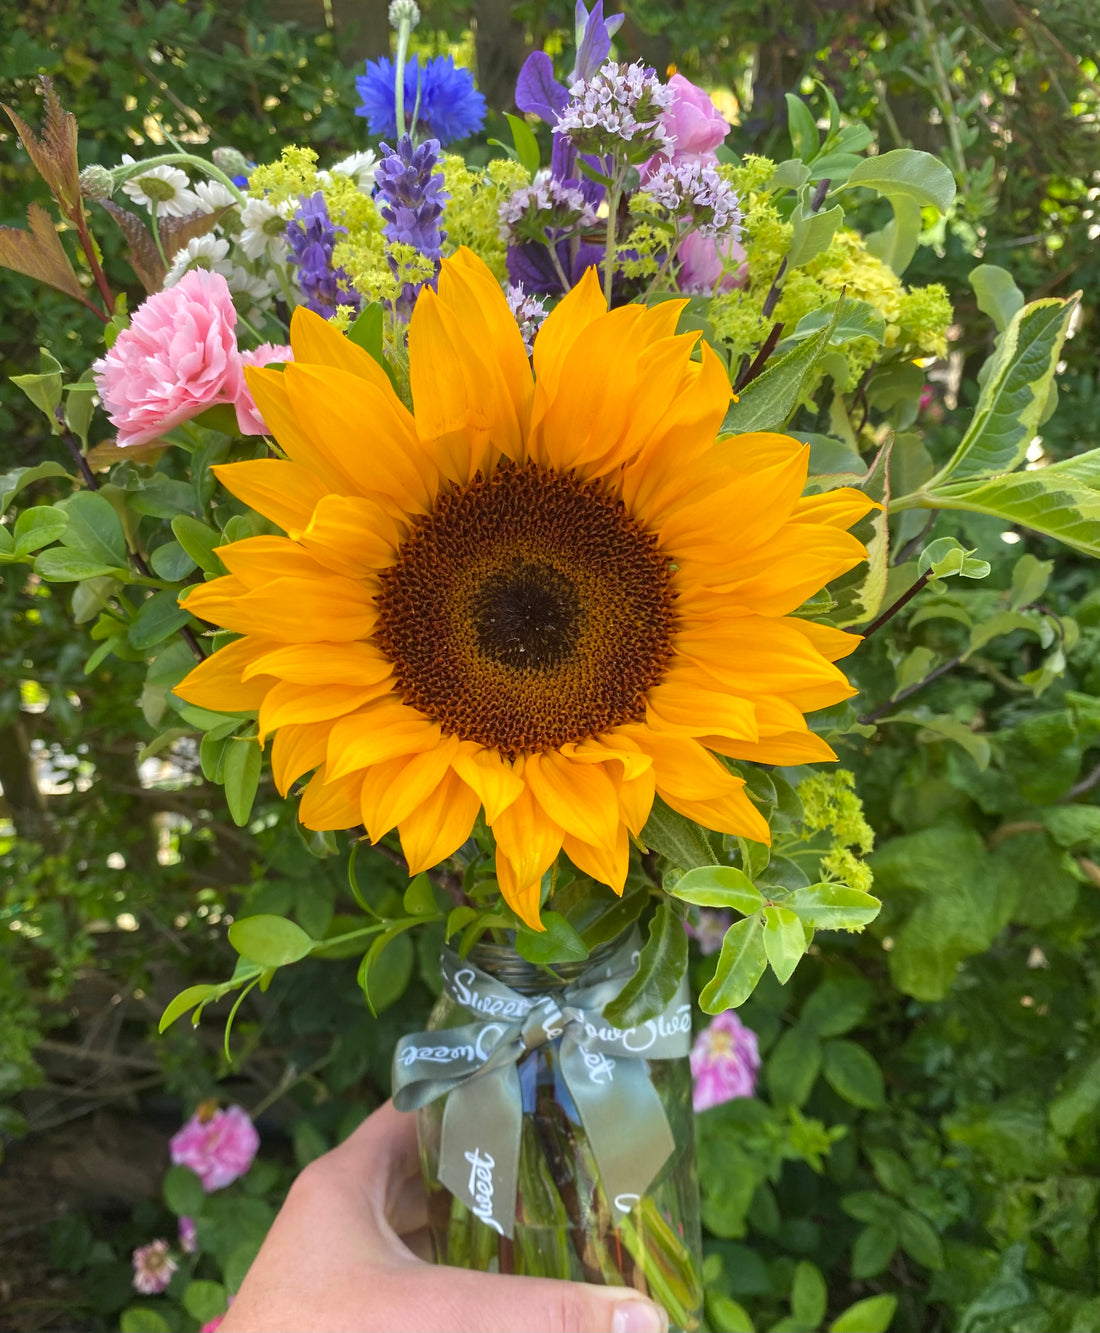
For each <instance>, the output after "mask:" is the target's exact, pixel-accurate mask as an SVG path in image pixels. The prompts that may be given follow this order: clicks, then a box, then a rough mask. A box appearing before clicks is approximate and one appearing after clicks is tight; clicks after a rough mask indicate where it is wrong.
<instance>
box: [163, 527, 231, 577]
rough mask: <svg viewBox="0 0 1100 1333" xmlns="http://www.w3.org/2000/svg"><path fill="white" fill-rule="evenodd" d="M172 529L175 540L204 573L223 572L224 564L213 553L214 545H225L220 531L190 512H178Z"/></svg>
mask: <svg viewBox="0 0 1100 1333" xmlns="http://www.w3.org/2000/svg"><path fill="white" fill-rule="evenodd" d="M172 531H173V533H175V537H176V541H178V542H179V544H180V545H181V546H182V547H183V549H184V550H185V551H186V552H187V554H188V555H189V556H190V557H191V559H192V560H194V562H195V564H196V565H198V567H199V568H200V569H201V570H202V571H203V573H204V574H224V573H225V566H224V565H223V564H222V562H221V560H219V559H218V557H217V556H216V555H215V554H214V548H215V547H216V546H224V545H225V538H224V537H223V536H222V534H221V533H220V532H217V531H216V530H215V529H214V528H212V527H210V525H209V524H208V523H203V521H202V520H201V519H198V518H193V517H192V516H191V515H190V514H180V515H178V516H177V517H176V518H174V519H173V520H172Z"/></svg>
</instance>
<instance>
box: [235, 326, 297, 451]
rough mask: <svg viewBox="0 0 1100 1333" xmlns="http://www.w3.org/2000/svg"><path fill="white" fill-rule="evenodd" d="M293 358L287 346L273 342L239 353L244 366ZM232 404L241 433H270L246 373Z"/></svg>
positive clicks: (264, 364)
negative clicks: (252, 350) (235, 410)
mask: <svg viewBox="0 0 1100 1333" xmlns="http://www.w3.org/2000/svg"><path fill="white" fill-rule="evenodd" d="M293 360H294V353H293V351H292V350H291V349H290V348H289V347H277V346H276V345H275V344H274V343H261V344H260V345H259V347H257V348H256V350H255V351H254V352H242V353H241V363H242V365H246V366H266V365H267V364H268V363H269V362H270V361H293ZM233 406H234V407H235V408H236V409H237V425H238V426H239V427H240V431H241V434H242V435H270V434H271V432H270V431H269V430H268V428H267V426H266V425H265V424H264V419H263V417H262V416H260V409H259V408H258V407H257V406H256V400H255V399H254V398H253V397H252V391H251V389H249V387H248V376H247V375H242V376H241V391H240V394H239V395H238V396H237V401H236V402H235V403H234V404H233Z"/></svg>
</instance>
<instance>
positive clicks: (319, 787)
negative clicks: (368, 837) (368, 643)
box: [298, 768, 363, 833]
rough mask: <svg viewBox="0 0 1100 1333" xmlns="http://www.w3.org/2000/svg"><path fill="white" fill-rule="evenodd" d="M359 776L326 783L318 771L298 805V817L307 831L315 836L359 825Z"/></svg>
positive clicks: (325, 777) (353, 774) (355, 775)
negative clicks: (311, 830) (313, 832)
mask: <svg viewBox="0 0 1100 1333" xmlns="http://www.w3.org/2000/svg"><path fill="white" fill-rule="evenodd" d="M362 785H363V775H362V773H349V774H348V775H347V776H346V777H342V778H336V779H334V780H329V779H328V778H327V775H326V773H325V770H324V768H319V769H318V770H317V772H316V773H314V775H313V777H311V778H310V780H309V782H308V783H307V784H306V789H305V791H304V792H303V793H302V801H301V804H300V805H299V806H298V818H299V819H300V820H301V822H302V824H303V825H304V826H305V827H306V828H308V829H314V830H316V831H317V832H319V833H323V832H325V831H326V830H331V829H345V828H354V827H355V826H356V825H357V824H358V823H359V789H360V787H362Z"/></svg>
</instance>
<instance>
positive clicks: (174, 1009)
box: [157, 986, 218, 1032]
mask: <svg viewBox="0 0 1100 1333" xmlns="http://www.w3.org/2000/svg"><path fill="white" fill-rule="evenodd" d="M216 990H218V987H217V986H188V987H187V989H186V990H181V991H180V993H179V994H178V995H177V996H176V997H175V998H174V999H172V1000H169V1002H168V1004H167V1005H166V1006H165V1009H164V1013H163V1014H161V1016H160V1022H159V1024H158V1025H157V1031H158V1032H163V1031H164V1030H165V1029H166V1028H169V1027H171V1026H172V1024H173V1023H174V1022H175V1021H176V1019H177V1018H182V1017H183V1015H184V1014H186V1013H187V1012H188V1011H189V1010H191V1009H194V1007H195V1006H196V1005H197V1004H202V1003H204V1002H205V1001H206V1000H209V999H210V997H211V996H212V995H213V994H214V992H215V991H216Z"/></svg>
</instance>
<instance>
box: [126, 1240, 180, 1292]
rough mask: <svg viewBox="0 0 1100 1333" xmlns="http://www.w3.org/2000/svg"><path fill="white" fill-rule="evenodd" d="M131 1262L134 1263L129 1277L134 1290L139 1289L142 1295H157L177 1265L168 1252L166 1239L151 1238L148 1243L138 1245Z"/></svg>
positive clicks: (169, 1279)
mask: <svg viewBox="0 0 1100 1333" xmlns="http://www.w3.org/2000/svg"><path fill="white" fill-rule="evenodd" d="M131 1262H132V1263H133V1265H134V1276H133V1278H132V1279H131V1281H132V1283H133V1287H134V1290H135V1291H140V1292H141V1294H142V1295H143V1296H159V1295H160V1293H161V1292H162V1291H163V1290H164V1289H165V1287H167V1285H168V1284H169V1282H171V1280H172V1274H173V1273H174V1272H175V1271H176V1269H177V1268H178V1267H179V1265H178V1264H177V1263H176V1261H175V1259H173V1258H172V1256H171V1254H169V1252H168V1242H167V1241H166V1240H152V1241H150V1242H149V1244H148V1245H139V1246H138V1248H137V1249H136V1250H135V1251H134V1253H133V1257H132V1260H131Z"/></svg>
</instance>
